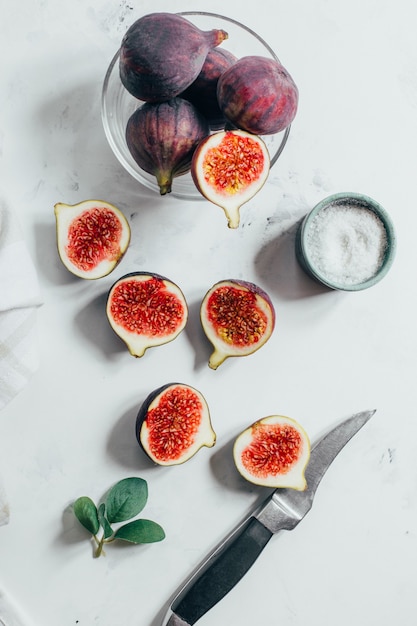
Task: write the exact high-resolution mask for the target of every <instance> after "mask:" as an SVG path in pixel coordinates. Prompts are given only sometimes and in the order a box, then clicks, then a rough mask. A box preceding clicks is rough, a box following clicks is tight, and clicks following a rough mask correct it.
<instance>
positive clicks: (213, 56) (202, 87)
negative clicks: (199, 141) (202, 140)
mask: <svg viewBox="0 0 417 626" xmlns="http://www.w3.org/2000/svg"><path fill="white" fill-rule="evenodd" d="M236 61H237V58H236V57H235V55H234V54H232V53H231V52H229V50H225V49H224V48H221V47H220V48H213V50H210V51H209V53H208V54H207V57H206V60H205V61H204V65H203V67H202V68H201V72H200V73H199V75H198V76H197V78H196V79H195V81H194V82H192V83H191V85H190V86H189V87H187V89H186V90H185V91H183V92H182V93H181V94H180V95H181V98H185V99H186V100H189V101H190V102H192V103H193V104H194V105H195V106H196V107H197V109H198V110H199V111H201V113H202V114H203V115H204V117H206V118H207V120H208V122H209V124H210V128H211V129H212V130H219V129H221V128H223V127H224V125H225V122H226V119H225V117H224V115H223V113H222V111H221V110H220V107H219V103H218V100H217V82H218V80H219V77H220V75H221V74H223V72H224V71H226V70H227V69H228V68H229V67H230V66H231V65H233V63H236Z"/></svg>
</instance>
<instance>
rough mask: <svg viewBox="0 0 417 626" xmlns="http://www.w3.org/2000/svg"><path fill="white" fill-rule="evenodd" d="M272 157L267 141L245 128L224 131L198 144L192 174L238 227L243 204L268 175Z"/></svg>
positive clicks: (200, 187)
mask: <svg viewBox="0 0 417 626" xmlns="http://www.w3.org/2000/svg"><path fill="white" fill-rule="evenodd" d="M269 168H270V156H269V152H268V148H267V147H266V144H265V142H264V141H263V140H262V139H261V138H260V137H258V136H257V135H252V134H251V133H248V132H246V131H243V130H224V131H220V132H218V133H214V134H212V135H209V136H208V137H205V138H204V139H203V140H202V141H201V142H200V143H199V144H198V146H197V148H196V150H195V152H194V154H193V158H192V162H191V175H192V178H193V181H194V183H195V185H196V187H197V189H198V190H199V191H200V193H201V194H202V195H203V196H204V197H205V198H206V199H207V200H209V201H210V202H212V203H213V204H216V205H217V206H219V207H220V208H222V209H223V211H224V212H225V215H226V217H227V220H228V226H229V228H237V227H238V226H239V222H240V207H241V206H242V204H245V202H248V201H249V200H250V199H251V198H253V197H254V195H255V194H256V193H258V191H259V190H260V189H261V187H262V186H263V184H264V183H265V181H266V179H267V178H268V174H269Z"/></svg>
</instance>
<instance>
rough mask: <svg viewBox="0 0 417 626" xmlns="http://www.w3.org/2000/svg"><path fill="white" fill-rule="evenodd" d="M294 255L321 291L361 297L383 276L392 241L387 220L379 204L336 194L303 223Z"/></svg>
mask: <svg viewBox="0 0 417 626" xmlns="http://www.w3.org/2000/svg"><path fill="white" fill-rule="evenodd" d="M295 249H296V256H297V259H298V261H299V263H300V265H301V267H302V268H303V269H304V270H305V272H306V273H307V274H308V275H309V276H310V277H312V278H314V279H315V280H316V281H318V282H319V283H321V284H322V285H325V286H326V287H329V288H330V289H337V290H342V291H360V290H362V289H367V288H369V287H372V286H373V285H375V284H376V283H378V282H379V281H380V280H381V279H382V278H383V277H384V276H385V275H386V274H387V272H388V270H389V269H390V267H391V265H392V263H393V260H394V256H395V250H396V236H395V231H394V226H393V223H392V220H391V218H390V216H389V215H388V213H387V212H386V210H385V209H384V208H383V207H382V206H381V205H380V204H379V203H378V202H376V201H375V200H373V199H372V198H370V197H368V196H365V195H363V194H357V193H338V194H334V195H332V196H329V197H327V198H325V199H324V200H322V201H321V202H319V204H317V205H316V206H315V207H314V208H313V210H312V211H310V213H308V214H307V215H306V216H305V217H304V218H303V220H302V221H301V222H300V225H299V227H298V230H297V234H296V243H295Z"/></svg>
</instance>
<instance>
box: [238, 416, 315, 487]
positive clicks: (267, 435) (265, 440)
mask: <svg viewBox="0 0 417 626" xmlns="http://www.w3.org/2000/svg"><path fill="white" fill-rule="evenodd" d="M233 459H234V462H235V465H236V468H237V470H238V471H239V473H240V474H241V475H242V476H243V478H245V479H246V480H248V481H249V482H251V483H254V484H255V485H261V486H263V487H273V488H274V489H276V488H279V487H286V488H288V489H296V490H297V491H304V490H305V489H306V487H307V483H306V479H305V468H306V466H307V463H308V461H309V459H310V440H309V437H308V435H307V433H306V432H305V430H304V429H303V428H302V427H301V426H300V424H298V423H297V422H296V421H295V420H293V419H291V418H290V417H285V416H283V415H269V416H268V417H264V418H262V419H260V420H258V421H257V422H255V423H254V424H252V426H250V427H249V428H247V429H246V430H244V431H243V432H242V433H240V435H239V436H238V437H237V438H236V440H235V443H234V446H233Z"/></svg>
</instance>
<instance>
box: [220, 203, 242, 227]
mask: <svg viewBox="0 0 417 626" xmlns="http://www.w3.org/2000/svg"><path fill="white" fill-rule="evenodd" d="M222 208H223V207H222ZM239 208H240V207H236V208H230V207H228V208H227V209H225V208H223V211H224V212H225V214H226V217H227V225H228V227H229V228H237V227H238V226H239V223H240V213H239Z"/></svg>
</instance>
